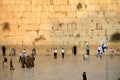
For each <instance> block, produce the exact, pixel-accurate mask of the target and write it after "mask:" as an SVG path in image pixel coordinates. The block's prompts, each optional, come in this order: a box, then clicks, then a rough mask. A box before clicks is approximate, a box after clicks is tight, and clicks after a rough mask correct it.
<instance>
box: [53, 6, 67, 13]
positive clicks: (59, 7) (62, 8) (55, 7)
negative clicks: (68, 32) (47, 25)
mask: <svg viewBox="0 0 120 80" xmlns="http://www.w3.org/2000/svg"><path fill="white" fill-rule="evenodd" d="M54 11H55V12H63V11H66V6H65V5H54Z"/></svg>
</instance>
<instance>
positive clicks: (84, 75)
mask: <svg viewBox="0 0 120 80" xmlns="http://www.w3.org/2000/svg"><path fill="white" fill-rule="evenodd" d="M82 76H83V80H87V76H86V72H83V74H82Z"/></svg>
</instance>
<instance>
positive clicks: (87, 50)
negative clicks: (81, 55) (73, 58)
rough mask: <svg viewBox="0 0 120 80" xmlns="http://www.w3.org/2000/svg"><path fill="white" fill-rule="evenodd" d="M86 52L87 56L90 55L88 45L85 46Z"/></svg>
mask: <svg viewBox="0 0 120 80" xmlns="http://www.w3.org/2000/svg"><path fill="white" fill-rule="evenodd" d="M86 52H87V55H89V54H90V46H89V45H87V46H86Z"/></svg>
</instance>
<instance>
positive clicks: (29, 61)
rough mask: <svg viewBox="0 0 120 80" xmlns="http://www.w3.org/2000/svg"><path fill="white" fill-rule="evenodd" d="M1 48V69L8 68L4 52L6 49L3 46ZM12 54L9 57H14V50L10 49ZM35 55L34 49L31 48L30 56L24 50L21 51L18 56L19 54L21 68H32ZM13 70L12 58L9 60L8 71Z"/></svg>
mask: <svg viewBox="0 0 120 80" xmlns="http://www.w3.org/2000/svg"><path fill="white" fill-rule="evenodd" d="M2 48H3V56H4V59H3V67H8V59H7V57H6V52H5V50H4V49H6V47H5V46H2ZM12 50H13V51H12V54H11V55H10V56H14V55H16V54H15V49H14V48H13V49H12ZM35 55H36V49H35V48H33V49H32V53H31V55H27V52H26V50H25V49H24V50H23V51H20V54H19V62H20V63H21V65H22V68H25V67H27V68H32V67H34V61H35ZM14 69H15V68H14V67H13V59H12V57H11V58H10V70H14Z"/></svg>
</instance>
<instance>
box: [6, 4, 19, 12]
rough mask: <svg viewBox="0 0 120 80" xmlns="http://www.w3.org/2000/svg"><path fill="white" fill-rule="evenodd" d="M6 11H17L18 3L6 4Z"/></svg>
mask: <svg viewBox="0 0 120 80" xmlns="http://www.w3.org/2000/svg"><path fill="white" fill-rule="evenodd" d="M5 7H6V11H8V12H10V11H13V12H18V11H19V7H18V5H6V6H5Z"/></svg>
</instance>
